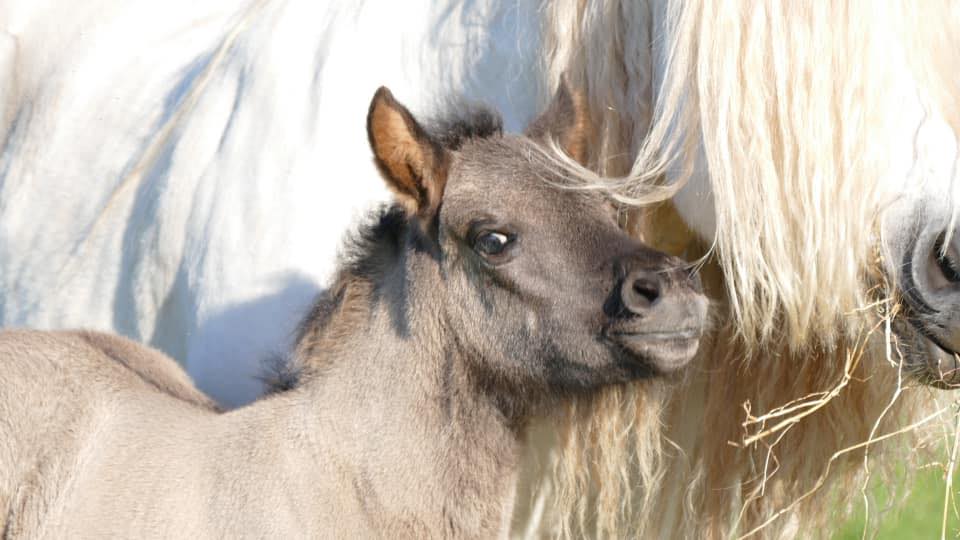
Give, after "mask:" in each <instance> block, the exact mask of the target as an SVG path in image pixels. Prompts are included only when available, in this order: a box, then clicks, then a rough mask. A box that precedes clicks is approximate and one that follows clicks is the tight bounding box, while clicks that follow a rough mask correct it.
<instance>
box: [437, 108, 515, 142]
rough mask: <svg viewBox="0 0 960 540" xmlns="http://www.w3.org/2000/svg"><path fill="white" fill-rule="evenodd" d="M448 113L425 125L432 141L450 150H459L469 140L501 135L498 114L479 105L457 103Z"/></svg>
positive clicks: (501, 123)
mask: <svg viewBox="0 0 960 540" xmlns="http://www.w3.org/2000/svg"><path fill="white" fill-rule="evenodd" d="M447 110H448V111H450V112H448V113H447V114H445V115H442V116H440V117H438V118H436V119H434V120H432V121H430V122H428V123H427V126H426V129H427V132H429V133H430V136H431V138H433V140H435V141H437V142H438V143H440V145H441V146H443V147H444V148H447V149H450V150H459V149H460V147H461V146H463V143H464V142H466V141H468V140H470V139H487V138H489V137H495V136H500V135H502V134H503V119H502V118H501V117H500V114H499V113H497V112H496V111H494V110H493V109H490V108H489V107H487V106H485V105H483V104H479V103H462V102H461V103H457V104H455V105H451V106H449V107H447Z"/></svg>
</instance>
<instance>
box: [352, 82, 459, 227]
mask: <svg viewBox="0 0 960 540" xmlns="http://www.w3.org/2000/svg"><path fill="white" fill-rule="evenodd" d="M367 137H368V138H369V139H370V148H371V149H373V156H374V161H375V162H376V164H377V168H378V169H379V170H380V173H381V174H382V175H383V178H384V180H385V181H386V182H387V186H389V187H390V189H392V190H393V192H394V193H396V195H397V199H398V201H399V202H400V203H401V204H402V205H403V206H404V207H405V208H406V209H407V212H408V213H409V214H410V215H415V216H418V217H420V218H421V219H423V220H425V221H429V220H431V219H432V218H433V217H434V216H435V214H436V212H437V210H438V209H439V208H440V200H441V199H442V198H443V189H444V187H445V186H446V183H447V168H448V164H449V160H450V158H449V155H448V154H447V151H446V150H444V149H443V148H442V147H441V146H440V145H439V144H437V143H436V142H435V141H434V140H433V139H431V138H430V136H429V135H428V134H427V132H426V131H425V130H424V129H423V128H422V127H420V124H418V123H417V121H416V120H415V119H414V118H413V115H411V114H410V111H408V110H407V108H406V107H404V106H403V105H401V104H400V103H398V102H397V100H395V99H394V98H393V94H391V93H390V90H388V89H387V88H386V87H383V86H381V87H380V89H379V90H377V93H376V94H375V95H374V96H373V101H372V102H371V103H370V112H369V113H368V114H367Z"/></svg>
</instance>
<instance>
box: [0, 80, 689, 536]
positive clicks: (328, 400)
mask: <svg viewBox="0 0 960 540" xmlns="http://www.w3.org/2000/svg"><path fill="white" fill-rule="evenodd" d="M579 110H580V109H578V108H577V107H576V106H575V100H574V99H573V97H572V96H571V95H570V94H569V93H568V92H567V91H566V90H565V87H562V88H561V91H559V92H558V95H557V98H556V99H555V101H554V104H553V105H551V107H550V108H549V109H548V111H547V112H546V113H545V114H544V115H543V116H542V117H540V118H539V119H538V120H537V121H535V122H534V123H533V125H532V126H531V127H530V128H529V130H528V133H529V138H526V137H518V136H510V135H503V134H502V133H501V132H500V128H499V126H500V124H499V120H498V119H497V118H496V117H495V116H494V115H492V114H491V113H489V112H488V111H484V110H478V111H476V113H475V114H474V117H473V121H472V122H469V123H451V124H450V125H449V126H447V127H446V129H445V131H443V132H442V133H440V134H438V135H432V134H429V133H428V132H427V131H426V130H425V129H424V128H422V127H421V126H420V125H419V124H418V123H417V122H416V120H415V119H414V118H413V117H412V116H411V115H410V113H409V111H407V110H406V109H405V108H404V107H403V106H402V105H400V104H398V103H397V102H396V101H395V100H393V98H392V96H391V95H390V93H389V92H388V91H386V90H385V89H383V90H381V91H380V92H378V93H377V95H376V96H375V98H374V102H373V104H372V105H371V109H370V113H369V115H368V123H367V127H368V133H369V137H370V143H371V147H372V148H373V151H374V152H373V153H374V157H375V160H376V163H377V166H378V167H379V168H380V170H381V172H382V174H383V176H384V178H385V180H386V181H387V184H388V185H389V186H390V187H391V188H392V189H393V190H394V191H395V192H396V194H397V200H398V204H396V205H394V206H392V207H390V208H387V209H384V210H383V211H382V212H381V213H379V214H378V215H377V216H376V219H375V220H374V222H373V223H371V224H370V225H368V226H366V227H364V228H362V229H361V230H360V231H359V233H358V234H357V236H356V237H355V238H354V239H353V244H352V245H351V246H350V247H351V248H352V252H351V253H349V254H348V255H349V256H348V257H347V258H345V260H344V261H342V262H341V265H340V268H339V271H338V273H337V277H336V279H335V280H334V282H333V284H332V285H331V286H330V288H329V290H328V292H327V293H326V295H325V296H324V297H322V298H321V299H320V300H319V301H318V302H317V304H316V306H315V308H314V309H313V310H312V312H311V314H310V315H309V316H308V317H307V319H306V320H305V322H304V323H303V325H302V327H301V330H300V335H299V337H298V339H297V347H296V350H295V351H294V354H293V357H292V359H291V362H290V363H289V370H288V371H286V372H285V373H284V375H285V383H286V386H287V387H288V388H287V389H286V390H284V391H281V392H279V393H276V394H274V395H273V396H271V397H268V398H265V399H263V400H261V401H257V402H255V403H253V404H251V405H249V406H247V407H244V408H241V409H237V410H234V411H231V412H228V413H219V412H218V411H217V410H216V408H215V407H214V406H213V405H212V404H211V403H210V402H209V401H208V400H207V399H206V398H205V397H204V396H202V395H201V394H199V392H197V391H196V390H195V389H194V388H193V387H192V385H191V384H190V383H189V380H188V379H187V377H186V375H185V374H184V373H183V372H182V371H181V370H180V369H179V368H178V367H177V366H176V365H175V363H174V362H173V361H172V360H170V359H169V358H167V357H165V356H163V355H161V354H159V353H157V352H154V351H151V350H149V349H146V348H143V347H139V346H136V345H135V344H132V343H130V342H128V341H125V340H120V339H118V338H111V337H109V336H104V335H100V334H89V333H87V334H80V333H74V334H69V333H46V334H45V333H38V332H25V331H18V332H3V333H0V419H3V420H0V516H3V519H5V521H6V522H5V523H4V524H3V530H5V531H6V532H7V533H10V535H12V536H20V535H24V536H31V537H32V536H41V537H65V536H82V537H89V538H100V537H120V538H124V537H178V538H207V537H224V538H238V537H252V538H291V537H331V536H334V537H343V538H357V537H361V538H367V537H386V538H395V537H404V538H424V537H445V538H449V537H456V538H492V537H504V536H506V535H507V533H508V526H509V520H510V517H511V513H512V506H513V497H514V486H515V483H516V474H517V461H518V458H519V453H520V448H521V443H522V440H523V433H524V428H525V426H526V424H527V423H528V422H529V420H530V419H531V418H532V417H533V416H535V415H537V414H543V413H545V412H549V411H550V410H551V409H552V408H553V407H555V406H556V405H557V404H558V403H559V402H560V401H561V400H563V399H565V398H567V397H569V396H571V395H574V394H586V393H591V392H596V391H597V390H599V389H600V388H602V387H603V386H607V385H611V384H619V383H624V382H628V381H631V380H635V379H638V378H641V377H648V376H655V375H658V374H661V373H666V372H670V371H674V370H676V369H677V368H679V367H681V366H682V365H684V364H686V363H687V362H688V361H689V360H690V359H691V358H692V357H693V354H694V352H695V351H696V347H697V343H698V340H699V337H700V334H701V332H702V328H703V323H704V317H705V313H706V304H705V300H704V298H703V296H702V295H701V294H700V293H699V284H698V282H697V281H696V279H695V278H692V277H691V275H690V274H689V273H688V272H687V270H686V269H684V268H682V266H683V263H682V261H680V260H679V259H675V258H672V257H669V256H667V255H665V254H663V253H660V252H656V251H653V250H651V249H649V248H646V247H645V246H643V245H642V244H640V243H638V242H637V241H636V240H633V239H631V238H630V237H628V236H627V235H626V234H625V233H624V232H623V231H621V230H620V229H619V227H618V226H617V222H616V220H615V219H614V214H613V211H612V209H611V208H610V207H609V206H608V205H607V204H606V203H605V201H604V200H603V199H602V198H601V197H600V196H599V195H598V194H597V193H595V192H582V191H577V190H559V189H557V188H556V186H555V185H553V184H554V183H556V182H559V181H561V180H563V176H562V175H563V173H562V171H558V170H557V168H556V167H557V166H556V163H555V162H554V161H553V160H551V159H549V158H547V157H546V156H545V155H544V154H543V151H542V150H539V149H538V147H537V146H536V145H535V143H534V141H535V140H536V141H543V140H544V139H545V138H548V137H551V136H554V135H555V136H556V137H557V139H558V140H559V141H560V143H561V144H562V145H564V147H565V148H567V149H568V150H570V149H572V150H573V151H574V153H576V151H577V150H579V149H582V148H583V145H582V142H583V141H582V140H580V136H579V126H583V125H584V122H582V118H580V117H579V112H578V111H579ZM544 178H546V179H549V180H551V181H552V182H546V181H544ZM570 216H575V218H571V217H570Z"/></svg>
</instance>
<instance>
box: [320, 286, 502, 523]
mask: <svg viewBox="0 0 960 540" xmlns="http://www.w3.org/2000/svg"><path fill="white" fill-rule="evenodd" d="M394 285H395V287H390V288H386V287H382V288H381V290H380V292H378V293H377V294H378V295H379V300H377V301H375V302H373V303H368V305H372V306H373V307H371V308H370V309H369V310H364V309H360V308H357V307H355V306H349V305H341V307H340V308H338V309H339V311H338V312H336V313H334V314H332V315H331V318H330V320H329V321H328V322H327V324H326V325H325V329H324V331H323V334H324V335H326V336H328V337H329V336H336V338H337V340H338V341H337V343H336V344H330V346H329V347H326V348H325V349H326V350H324V347H319V348H318V347H314V348H313V351H312V352H310V353H309V354H313V355H314V357H313V358H310V359H309V361H308V362H307V363H308V364H313V365H314V366H315V367H314V369H313V374H312V375H309V376H307V377H306V380H305V381H304V383H303V387H302V389H301V390H302V391H303V395H304V396H306V399H307V400H308V402H307V405H308V406H310V407H313V408H315V410H316V414H317V421H318V425H317V429H318V433H319V434H321V435H322V436H323V437H325V440H324V443H323V446H325V448H324V449H323V450H324V451H327V452H332V453H335V454H337V455H340V456H343V459H345V460H349V461H350V463H351V464H355V467H354V468H355V469H356V470H355V472H354V473H355V475H356V477H357V478H359V479H361V481H360V483H361V484H362V485H363V490H364V491H368V492H369V493H364V494H361V495H358V496H361V497H365V498H366V501H364V504H366V505H369V504H371V503H370V501H379V502H378V504H381V505H382V506H383V509H382V510H383V512H379V513H378V514H382V515H386V516H402V515H405V516H408V517H409V516H411V515H413V516H416V519H417V520H419V521H420V522H421V523H422V524H423V525H425V526H426V527H427V528H428V530H430V531H431V532H432V533H434V534H440V535H442V536H444V537H451V536H452V537H484V538H489V537H494V536H502V535H505V534H506V532H507V530H508V525H509V519H510V515H511V513H512V505H513V496H514V491H515V483H516V470H517V460H518V454H519V438H520V434H519V433H518V429H517V428H516V427H514V425H515V423H514V422H510V421H508V419H507V418H505V417H504V415H503V414H502V412H501V411H500V409H499V408H498V407H497V405H496V403H495V400H493V399H492V398H491V396H489V395H486V394H484V393H483V392H481V391H480V389H479V388H478V387H477V385H476V384H475V382H474V381H473V379H474V378H473V377H472V376H471V373H470V365H471V363H470V362H469V358H468V357H467V356H466V355H465V353H464V351H462V350H459V349H458V347H456V346H455V343H453V342H452V340H448V339H446V338H445V336H446V335H447V332H446V331H445V329H444V328H443V327H442V323H441V322H440V321H439V317H433V316H431V315H430V314H429V311H428V309H429V306H427V309H426V310H420V309H418V306H416V305H415V302H414V303H413V304H414V305H411V304H410V303H405V304H397V303H396V302H401V301H403V302H410V298H411V297H413V296H416V294H415V291H411V290H410V289H409V287H410V286H411V284H410V283H403V284H397V283H395V284H394ZM351 286H352V287H355V288H359V289H362V288H363V287H364V284H353V285H351ZM414 287H415V284H414ZM345 293H346V294H348V295H355V298H354V300H355V299H356V298H367V297H368V296H367V295H368V294H370V291H369V290H366V291H364V290H354V291H345ZM392 295H398V297H396V298H393V297H392ZM400 296H402V297H403V298H400ZM350 301H353V300H350ZM434 309H436V307H434ZM304 339H310V337H309V336H308V335H305V337H304ZM320 342H321V343H322V342H328V343H329V341H328V340H327V339H324V338H320ZM303 350H304V348H303V347H301V351H303Z"/></svg>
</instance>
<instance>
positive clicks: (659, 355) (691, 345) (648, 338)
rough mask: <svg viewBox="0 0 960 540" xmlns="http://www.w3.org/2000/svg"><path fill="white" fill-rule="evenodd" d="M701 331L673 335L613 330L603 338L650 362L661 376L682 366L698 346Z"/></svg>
mask: <svg viewBox="0 0 960 540" xmlns="http://www.w3.org/2000/svg"><path fill="white" fill-rule="evenodd" d="M702 334H703V330H702V328H685V329H681V330H673V331H630V330H626V329H623V330H613V331H610V332H608V333H607V337H608V338H609V339H610V340H611V341H613V342H615V343H616V344H617V345H619V346H620V347H622V348H623V349H625V350H627V351H629V352H630V353H632V354H634V355H636V356H637V357H639V358H641V359H643V360H646V361H648V362H650V363H651V364H652V365H653V367H655V368H656V369H657V370H658V371H660V372H661V373H669V372H672V371H676V370H678V369H680V368H682V367H684V366H686V365H687V364H688V363H689V362H690V360H692V359H693V357H694V355H695V354H696V353H697V348H698V347H699V346H700V337H701V336H702Z"/></svg>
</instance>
